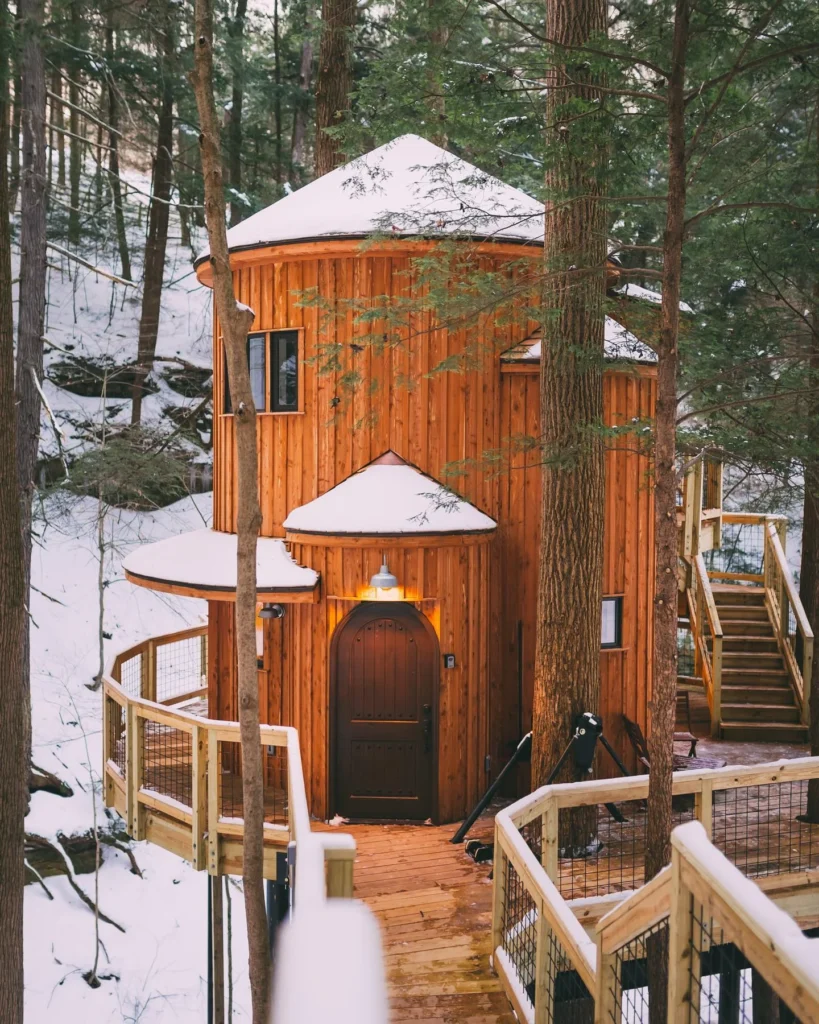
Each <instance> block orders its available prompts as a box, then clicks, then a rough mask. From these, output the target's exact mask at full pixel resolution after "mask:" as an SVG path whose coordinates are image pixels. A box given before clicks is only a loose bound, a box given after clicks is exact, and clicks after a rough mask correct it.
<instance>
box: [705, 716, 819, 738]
mask: <svg viewBox="0 0 819 1024" xmlns="http://www.w3.org/2000/svg"><path fill="white" fill-rule="evenodd" d="M720 725H721V727H722V728H723V729H730V730H735V729H753V730H754V731H758V732H776V731H777V730H785V731H786V732H801V733H804V734H805V735H807V732H808V727H807V726H806V725H803V724H801V723H800V722H737V721H733V722H726V721H724V720H723V721H722V722H721V723H720Z"/></svg>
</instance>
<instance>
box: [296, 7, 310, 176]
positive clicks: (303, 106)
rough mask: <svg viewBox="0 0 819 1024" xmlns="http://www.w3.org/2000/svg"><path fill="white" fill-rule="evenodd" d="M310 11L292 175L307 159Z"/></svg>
mask: <svg viewBox="0 0 819 1024" xmlns="http://www.w3.org/2000/svg"><path fill="white" fill-rule="evenodd" d="M311 27H312V26H311V24H310V15H309V10H308V14H307V20H306V23H305V27H304V31H305V35H306V36H307V38H305V40H304V42H303V43H302V44H301V62H300V64H299V92H298V95H297V97H296V100H295V110H294V111H293V139H292V145H291V148H290V173H291V175H292V173H293V169H294V167H302V166H303V165H304V158H305V141H306V138H307V112H308V110H309V108H310V93H311V88H312V81H313V40H312V39H311V38H309V33H310V30H311Z"/></svg>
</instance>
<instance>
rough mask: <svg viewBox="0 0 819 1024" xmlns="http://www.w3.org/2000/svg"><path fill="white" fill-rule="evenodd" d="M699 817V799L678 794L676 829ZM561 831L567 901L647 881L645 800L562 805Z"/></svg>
mask: <svg viewBox="0 0 819 1024" xmlns="http://www.w3.org/2000/svg"><path fill="white" fill-rule="evenodd" d="M578 810H580V811H582V812H583V813H582V814H578V813H577V812H578ZM612 811H614V812H616V815H617V816H619V818H621V819H622V820H617V817H615V814H613V813H612ZM693 820H694V797H693V796H677V797H674V803H673V806H672V828H676V826H677V825H681V824H683V822H686V821H693ZM558 830H559V832H558V836H559V838H558V843H559V850H558V867H559V885H558V888H559V889H560V894H561V896H563V898H564V899H567V900H571V899H580V898H583V897H587V896H605V895H607V894H608V893H613V892H628V891H630V890H632V889H639V887H640V886H641V885H642V884H643V883H644V882H645V846H646V802H645V800H632V801H628V802H626V803H618V804H616V805H615V804H608V805H606V806H603V805H602V804H601V805H598V806H595V807H584V808H573V807H561V808H560V811H559V812H558Z"/></svg>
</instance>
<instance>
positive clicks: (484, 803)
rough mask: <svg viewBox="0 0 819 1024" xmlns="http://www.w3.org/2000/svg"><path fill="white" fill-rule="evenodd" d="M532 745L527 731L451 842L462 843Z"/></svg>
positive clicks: (530, 736) (530, 735)
mask: <svg viewBox="0 0 819 1024" xmlns="http://www.w3.org/2000/svg"><path fill="white" fill-rule="evenodd" d="M531 745H532V734H531V733H530V732H527V733H526V735H525V736H524V737H523V739H522V740H521V741H520V743H518V745H517V748H516V749H515V752H514V754H512V756H511V757H510V758H509V760H508V761H507V762H506V764H505V765H504V766H503V768H502V769H501V770H500V772H499V773H498V777H497V778H496V779H495V781H494V782H493V783H492V785H491V786H490V787H489V789H487V791H486V792H485V793H484V795H483V796H482V797H481V798H480V800H479V801H478V803H477V804H476V805H475V807H474V808H473V810H472V813H471V814H470V815H469V817H468V818H467V819H466V821H465V822H464V823H463V824H462V825H461V827H460V828H459V829H458V831H457V832H456V833H455V835H454V836H453V837H452V838H451V839H450V840H449V841H450V843H462V842H463V840H464V836H465V835H466V834H467V832H468V831H469V830H470V829H471V828H472V826H473V825H474V824H475V822H476V821H477V820H478V818H479V817H480V815H481V814H482V813H483V811H484V809H485V808H486V807H488V806H489V803H490V802H491V800H492V797H493V796H494V795H495V793H497V791H498V790H499V789H500V786H501V783H502V782H503V780H504V779H505V778H506V776H507V775H508V774H509V772H510V771H511V770H512V769H513V768H514V767H515V765H516V764H517V763H518V761H520V760H521V758H523V757H525V756H526V754H527V753H528V752H529V750H530V748H531Z"/></svg>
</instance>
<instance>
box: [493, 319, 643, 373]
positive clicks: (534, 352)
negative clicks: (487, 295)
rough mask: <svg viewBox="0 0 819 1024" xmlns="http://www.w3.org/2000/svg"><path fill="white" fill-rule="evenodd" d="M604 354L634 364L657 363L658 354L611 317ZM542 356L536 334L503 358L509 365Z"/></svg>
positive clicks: (606, 326)
mask: <svg viewBox="0 0 819 1024" xmlns="http://www.w3.org/2000/svg"><path fill="white" fill-rule="evenodd" d="M604 352H605V358H606V359H610V360H615V359H623V360H628V361H629V362H632V363H656V362H657V353H656V352H655V351H654V349H652V348H651V347H650V346H648V345H646V344H645V342H643V341H640V339H639V338H637V337H636V336H635V335H633V334H632V333H631V331H627V330H626V329H625V327H623V325H622V324H618V323H617V321H616V320H613V319H612V318H611V317H610V316H607V317H606V324H605V341H604ZM540 355H541V339H540V335H539V334H535V335H532V337H530V338H527V339H526V340H525V341H522V342H521V343H520V344H519V345H515V347H514V348H510V349H509V350H508V351H507V352H504V353H503V356H502V357H501V358H502V360H503V361H504V362H509V363H536V362H538V360H539V359H540Z"/></svg>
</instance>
